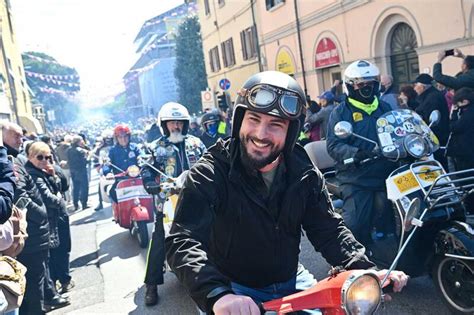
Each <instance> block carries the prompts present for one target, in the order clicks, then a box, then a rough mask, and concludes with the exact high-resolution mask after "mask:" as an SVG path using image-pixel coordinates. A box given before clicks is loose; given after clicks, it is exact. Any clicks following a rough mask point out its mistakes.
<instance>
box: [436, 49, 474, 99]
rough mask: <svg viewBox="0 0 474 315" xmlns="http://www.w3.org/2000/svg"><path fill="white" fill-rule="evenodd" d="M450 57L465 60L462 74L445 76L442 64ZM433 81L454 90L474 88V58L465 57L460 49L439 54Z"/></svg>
mask: <svg viewBox="0 0 474 315" xmlns="http://www.w3.org/2000/svg"><path fill="white" fill-rule="evenodd" d="M448 56H454V57H458V58H462V59H463V63H462V65H461V72H460V73H459V74H458V75H456V76H455V77H452V76H449V75H444V74H443V71H442V67H441V62H442V61H443V60H444V58H446V57H448ZM433 79H434V80H435V81H436V82H439V83H441V84H443V85H444V86H446V87H447V88H452V89H454V90H459V89H460V88H463V87H469V88H474V56H465V55H464V54H463V53H462V52H461V50H459V49H457V48H456V49H450V50H446V51H440V52H439V53H438V62H437V63H435V64H434V65H433Z"/></svg>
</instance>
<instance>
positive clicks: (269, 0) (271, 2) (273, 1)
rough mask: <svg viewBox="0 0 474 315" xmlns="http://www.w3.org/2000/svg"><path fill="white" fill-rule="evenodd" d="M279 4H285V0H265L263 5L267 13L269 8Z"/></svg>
mask: <svg viewBox="0 0 474 315" xmlns="http://www.w3.org/2000/svg"><path fill="white" fill-rule="evenodd" d="M280 3H285V0H265V4H266V6H267V11H268V10H270V9H271V8H273V7H275V6H277V5H279V4H280Z"/></svg>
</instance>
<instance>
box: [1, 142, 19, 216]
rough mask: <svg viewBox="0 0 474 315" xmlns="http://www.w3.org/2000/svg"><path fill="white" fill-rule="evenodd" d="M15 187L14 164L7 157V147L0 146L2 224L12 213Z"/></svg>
mask: <svg viewBox="0 0 474 315" xmlns="http://www.w3.org/2000/svg"><path fill="white" fill-rule="evenodd" d="M15 188H16V177H15V174H14V173H13V164H12V163H11V162H10V161H9V160H8V158H7V149H6V148H5V147H0V224H3V223H5V222H6V221H7V220H8V219H9V218H10V216H11V214H12V207H13V198H14V192H15Z"/></svg>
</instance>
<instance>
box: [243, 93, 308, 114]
mask: <svg viewBox="0 0 474 315" xmlns="http://www.w3.org/2000/svg"><path fill="white" fill-rule="evenodd" d="M240 93H241V95H242V94H243V95H242V96H244V97H246V98H247V101H248V103H249V104H250V105H251V106H252V107H254V108H256V109H268V108H275V107H278V109H279V111H280V112H282V114H283V115H285V116H286V117H287V118H290V119H291V118H294V117H296V116H298V114H299V113H300V112H301V110H302V108H303V102H301V100H300V97H299V95H298V94H297V93H296V92H292V91H285V90H282V89H278V88H275V87H273V86H270V85H265V84H263V85H256V86H254V87H253V88H251V89H249V90H241V91H240Z"/></svg>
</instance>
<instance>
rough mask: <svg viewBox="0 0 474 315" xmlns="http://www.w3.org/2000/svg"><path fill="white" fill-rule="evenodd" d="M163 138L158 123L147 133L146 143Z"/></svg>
mask: <svg viewBox="0 0 474 315" xmlns="http://www.w3.org/2000/svg"><path fill="white" fill-rule="evenodd" d="M161 136H162V134H161V129H160V127H159V126H158V124H157V123H154V124H153V125H151V126H150V128H149V129H148V130H147V131H146V142H148V143H151V142H153V141H155V140H156V139H158V138H160V137H161Z"/></svg>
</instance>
